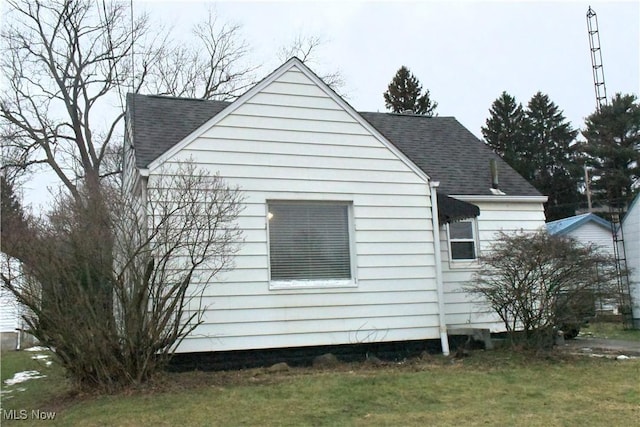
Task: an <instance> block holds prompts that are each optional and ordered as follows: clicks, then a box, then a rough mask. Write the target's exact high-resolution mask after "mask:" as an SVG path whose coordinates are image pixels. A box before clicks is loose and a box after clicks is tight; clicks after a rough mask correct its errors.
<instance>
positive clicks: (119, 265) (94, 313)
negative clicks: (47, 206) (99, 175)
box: [2, 163, 241, 390]
mask: <svg viewBox="0 0 640 427" xmlns="http://www.w3.org/2000/svg"><path fill="white" fill-rule="evenodd" d="M102 195H103V198H104V201H105V204H104V205H103V208H106V209H107V211H106V215H105V214H104V212H96V211H95V209H94V208H95V207H96V205H94V204H91V203H82V202H77V201H76V200H75V199H74V198H73V197H60V198H59V200H58V201H57V203H56V206H55V208H54V210H53V211H52V212H51V213H50V214H49V215H48V216H47V218H45V219H41V220H40V221H38V222H37V223H36V225H35V230H36V232H35V233H33V237H32V241H30V242H27V243H28V245H26V246H25V247H28V248H30V249H29V250H28V252H26V253H25V254H24V258H25V259H27V260H30V261H31V262H28V263H27V264H26V267H27V270H26V273H27V274H28V275H29V276H30V277H33V278H35V279H36V280H32V281H29V282H27V283H28V284H27V285H25V284H24V283H25V282H24V281H22V282H18V281H17V280H16V279H17V278H16V277H10V276H8V275H5V274H3V275H2V279H3V282H4V286H5V287H6V288H7V289H8V290H9V291H11V292H12V293H13V294H14V295H15V296H16V298H17V299H18V301H19V302H20V303H22V304H23V305H24V306H26V307H27V308H29V309H30V311H31V314H29V315H27V316H25V321H26V323H27V324H28V326H29V328H30V330H31V333H32V334H33V335H34V336H35V337H36V338H38V339H39V340H40V342H41V343H42V344H43V345H46V346H48V347H49V348H51V349H52V350H53V351H54V353H55V354H56V355H57V356H58V358H59V360H60V361H61V363H62V365H63V366H64V367H65V368H66V370H67V371H68V372H69V374H70V376H71V378H73V379H74V380H76V381H77V382H78V383H79V384H80V385H81V386H88V387H92V388H95V387H98V388H100V389H105V390H113V389H117V388H118V387H122V386H125V385H130V384H139V383H142V382H144V381H146V380H148V379H149V378H150V377H151V376H152V375H153V374H154V373H155V372H157V370H158V369H160V368H162V367H163V366H164V364H165V363H167V362H168V360H169V358H170V357H171V355H172V354H173V352H174V351H175V350H176V348H177V346H178V345H179V344H180V342H181V341H182V339H184V337H185V336H186V335H188V334H189V333H190V332H191V331H193V330H194V329H195V328H196V327H197V326H198V325H199V324H200V322H201V320H202V315H203V310H204V308H205V307H202V306H201V304H200V301H201V299H200V296H201V294H202V291H203V289H204V287H205V286H209V285H210V284H211V281H212V279H213V276H215V275H216V274H217V273H218V272H219V271H220V270H222V269H225V268H229V267H230V266H231V261H232V257H233V255H234V253H235V250H236V249H237V247H238V244H239V243H240V240H241V236H240V231H239V230H238V228H237V227H236V225H235V221H236V218H237V215H238V213H239V209H240V202H241V195H240V192H239V190H238V189H234V188H231V187H229V186H228V185H227V184H226V183H225V182H224V180H223V179H222V178H220V177H219V176H217V175H216V176H211V175H209V174H207V173H206V172H204V171H197V170H196V168H195V167H194V166H193V165H192V164H190V163H183V164H180V165H178V166H177V167H176V168H175V169H174V170H173V171H168V170H167V171H166V174H163V175H160V176H159V177H158V178H157V179H151V180H150V183H149V189H148V194H147V197H148V200H149V203H148V205H145V204H143V203H138V201H137V199H136V200H130V199H128V198H126V197H122V196H121V195H120V193H119V191H118V190H115V189H110V188H103V189H102ZM96 221H108V223H107V224H106V225H107V226H106V227H105V224H102V225H101V226H96V225H95V224H96ZM106 231H108V232H109V233H110V234H109V236H105V235H104V233H105V232H106ZM105 239H106V240H107V243H106V246H107V247H113V254H111V253H109V254H106V253H105V251H104V248H103V245H105V243H104V242H105ZM111 242H112V243H111ZM34 260H37V261H38V262H33V261H34ZM18 283H20V285H18ZM101 290H102V291H101ZM106 297H109V298H110V299H107V298H106Z"/></svg>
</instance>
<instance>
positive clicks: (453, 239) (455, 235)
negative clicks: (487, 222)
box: [449, 221, 476, 259]
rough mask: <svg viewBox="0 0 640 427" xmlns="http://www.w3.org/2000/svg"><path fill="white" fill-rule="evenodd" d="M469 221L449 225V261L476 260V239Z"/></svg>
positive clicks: (471, 223)
mask: <svg viewBox="0 0 640 427" xmlns="http://www.w3.org/2000/svg"><path fill="white" fill-rule="evenodd" d="M473 232H474V227H473V222H471V221H460V222H453V223H451V224H449V242H450V245H451V259H476V239H475V236H474V234H473Z"/></svg>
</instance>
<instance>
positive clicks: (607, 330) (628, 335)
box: [580, 322, 640, 341]
mask: <svg viewBox="0 0 640 427" xmlns="http://www.w3.org/2000/svg"><path fill="white" fill-rule="evenodd" d="M580 336H582V337H593V338H605V339H615V340H625V341H640V329H624V327H623V325H622V323H620V322H616V323H613V322H591V323H590V324H589V325H588V326H585V327H583V329H582V330H581V331H580Z"/></svg>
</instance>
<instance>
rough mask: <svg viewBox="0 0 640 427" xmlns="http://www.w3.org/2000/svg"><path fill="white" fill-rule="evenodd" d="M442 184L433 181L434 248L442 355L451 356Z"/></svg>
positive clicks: (430, 184) (432, 217)
mask: <svg viewBox="0 0 640 427" xmlns="http://www.w3.org/2000/svg"><path fill="white" fill-rule="evenodd" d="M439 186H440V182H438V181H431V182H430V183H429V187H431V220H432V222H433V248H434V251H435V259H436V289H437V291H438V320H439V322H438V323H439V325H440V343H441V345H442V354H443V355H445V356H448V355H449V336H448V335H447V323H446V319H445V313H444V283H443V282H442V256H441V254H440V224H439V221H438V196H437V188H438V187H439Z"/></svg>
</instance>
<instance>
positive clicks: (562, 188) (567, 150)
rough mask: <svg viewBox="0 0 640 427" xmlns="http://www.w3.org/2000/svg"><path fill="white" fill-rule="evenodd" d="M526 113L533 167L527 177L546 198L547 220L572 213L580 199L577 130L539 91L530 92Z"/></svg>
mask: <svg viewBox="0 0 640 427" xmlns="http://www.w3.org/2000/svg"><path fill="white" fill-rule="evenodd" d="M525 114H526V120H525V128H524V133H525V140H526V141H527V143H526V144H527V146H528V147H529V153H528V157H529V161H530V162H531V163H532V164H533V166H534V168H535V170H534V172H533V176H530V177H528V179H530V182H531V184H533V186H534V187H536V189H537V190H538V191H540V192H541V193H542V194H544V195H546V196H548V197H549V199H548V201H547V203H546V204H545V214H546V217H547V221H552V220H555V219H560V218H564V217H567V216H571V215H575V211H576V209H577V208H578V205H579V203H580V200H581V196H580V193H579V191H578V183H579V182H580V179H581V177H582V172H581V171H582V170H581V168H580V166H579V165H578V164H577V162H576V160H577V157H576V153H575V150H574V148H573V147H572V144H573V143H574V141H575V137H576V135H577V134H578V131H577V130H575V129H573V128H572V127H571V123H569V122H568V121H567V120H566V118H565V117H564V115H563V112H562V110H560V108H559V107H558V106H557V105H556V104H554V103H553V102H552V101H551V100H550V99H549V97H548V96H547V95H545V94H543V93H541V92H538V93H536V94H535V95H533V97H532V98H531V100H530V101H529V104H528V105H527V109H526V111H525Z"/></svg>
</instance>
